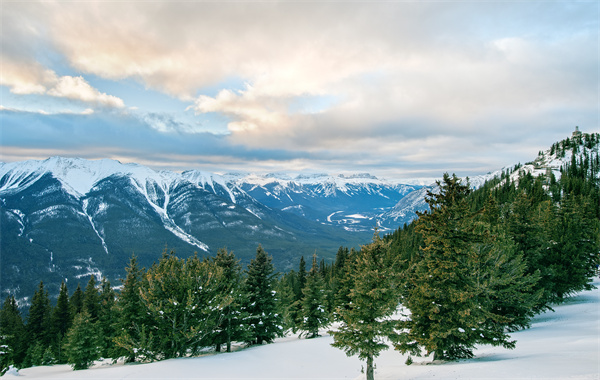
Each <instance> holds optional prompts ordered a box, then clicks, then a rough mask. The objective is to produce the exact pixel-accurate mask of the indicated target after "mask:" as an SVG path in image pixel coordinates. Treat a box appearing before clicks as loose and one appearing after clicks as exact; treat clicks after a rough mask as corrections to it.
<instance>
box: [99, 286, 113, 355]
mask: <svg viewBox="0 0 600 380" xmlns="http://www.w3.org/2000/svg"><path fill="white" fill-rule="evenodd" d="M100 289H101V291H100V316H99V318H98V323H99V328H100V335H101V336H102V356H104V357H110V356H112V354H113V351H114V349H113V340H114V338H115V336H116V330H115V325H116V323H117V321H116V313H115V300H116V295H115V292H114V290H113V289H112V288H111V286H110V281H108V279H106V277H103V278H102V282H101V283H100Z"/></svg>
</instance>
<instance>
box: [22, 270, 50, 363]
mask: <svg viewBox="0 0 600 380" xmlns="http://www.w3.org/2000/svg"><path fill="white" fill-rule="evenodd" d="M51 312H52V309H51V307H50V296H49V295H48V292H47V291H46V290H45V289H44V283H43V282H41V281H40V284H39V286H38V290H37V291H36V292H35V293H34V295H33V298H32V299H31V307H30V308H29V316H28V317H27V336H28V341H29V344H30V345H31V347H33V346H34V345H35V344H36V343H39V345H40V347H41V348H42V354H43V351H44V350H45V349H46V347H48V346H49V345H50V343H51V334H50V328H51ZM35 356H36V358H35V359H36V360H35V361H38V360H37V359H40V361H41V354H40V355H35ZM38 356H39V358H38Z"/></svg>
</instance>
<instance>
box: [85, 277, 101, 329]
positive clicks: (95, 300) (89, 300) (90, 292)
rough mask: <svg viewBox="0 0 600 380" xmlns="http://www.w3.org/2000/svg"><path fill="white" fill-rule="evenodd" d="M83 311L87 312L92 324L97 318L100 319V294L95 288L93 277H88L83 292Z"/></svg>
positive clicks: (94, 278)
mask: <svg viewBox="0 0 600 380" xmlns="http://www.w3.org/2000/svg"><path fill="white" fill-rule="evenodd" d="M83 309H84V310H87V312H88V313H89V315H90V318H91V320H92V322H96V321H98V317H100V293H99V292H98V289H97V288H96V277H95V276H94V275H91V276H90V280H89V281H88V283H87V285H86V287H85V291H84V292H83Z"/></svg>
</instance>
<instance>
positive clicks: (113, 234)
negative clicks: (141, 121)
mask: <svg viewBox="0 0 600 380" xmlns="http://www.w3.org/2000/svg"><path fill="white" fill-rule="evenodd" d="M417 188H418V187H417V186H408V185H401V184H398V183H392V182H388V181H385V180H380V179H377V178H375V177H372V176H369V175H356V176H327V175H314V176H306V175H304V176H286V175H277V176H276V175H266V176H258V175H251V174H247V175H240V174H237V175H233V174H228V175H218V174H214V173H207V172H202V171H186V172H183V173H176V172H171V171H154V170H152V169H150V168H148V167H145V166H142V165H137V164H122V163H120V162H118V161H114V160H107V159H104V160H98V161H89V160H84V159H78V158H63V157H53V158H49V159H47V160H44V161H24V162H14V163H0V232H1V235H0V236H1V241H0V249H1V251H2V268H1V269H0V270H1V275H2V277H1V279H2V283H1V284H0V285H2V291H3V292H11V293H17V294H21V295H30V294H32V293H33V290H34V287H35V286H36V282H37V280H35V279H42V280H44V282H45V283H47V284H48V285H49V286H51V287H53V286H54V287H58V286H59V285H60V282H61V281H62V280H65V279H67V280H68V281H70V282H78V281H82V282H83V281H87V278H88V277H89V275H90V274H95V275H97V276H100V275H106V276H107V277H108V278H109V279H110V280H111V281H112V282H116V283H118V282H117V281H116V280H117V279H118V278H119V277H122V276H123V270H124V268H125V266H126V265H127V262H128V260H129V258H130V257H131V255H132V254H134V253H135V254H136V255H137V256H138V260H139V261H140V262H141V263H142V265H145V266H149V265H151V264H152V262H153V261H154V260H155V259H156V258H157V257H159V255H160V253H161V251H162V250H163V249H164V248H165V246H167V247H169V249H175V250H176V251H177V253H178V254H179V255H181V256H184V257H185V256H188V255H190V254H192V253H193V252H194V251H197V252H198V253H199V254H201V255H211V254H214V253H216V251H217V250H218V249H220V248H223V247H227V248H228V249H229V250H233V251H234V252H235V254H236V256H238V257H239V258H240V259H242V261H243V262H244V263H246V262H248V261H249V260H250V258H252V257H253V256H254V254H255V252H256V247H257V246H258V244H262V245H263V247H264V248H265V250H267V252H269V253H270V254H271V255H272V256H273V258H274V263H275V264H276V266H277V267H278V268H279V269H282V270H284V269H288V268H290V267H291V266H292V265H297V260H298V257H299V256H300V255H305V256H309V255H311V254H313V253H314V252H315V251H317V253H318V254H319V255H320V256H322V257H333V256H334V255H335V252H336V251H337V248H339V246H340V245H345V246H357V245H358V244H362V243H364V242H365V241H368V239H369V238H370V237H371V234H372V229H373V227H374V226H375V225H376V224H377V223H378V220H379V219H381V218H380V216H381V214H383V212H384V211H385V210H386V209H388V208H390V207H392V206H393V205H394V204H396V203H397V202H398V201H399V200H400V199H401V198H402V197H404V196H405V195H406V194H409V193H410V192H412V191H414V190H416V189H417ZM393 228H395V227H393ZM32 279H34V280H32ZM53 293H55V294H57V292H53Z"/></svg>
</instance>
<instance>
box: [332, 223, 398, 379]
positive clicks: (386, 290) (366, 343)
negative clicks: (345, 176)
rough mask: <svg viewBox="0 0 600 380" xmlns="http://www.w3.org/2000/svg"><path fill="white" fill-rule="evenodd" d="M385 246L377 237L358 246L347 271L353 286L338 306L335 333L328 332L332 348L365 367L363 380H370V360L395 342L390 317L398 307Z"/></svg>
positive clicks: (372, 375) (394, 324) (396, 337)
mask: <svg viewBox="0 0 600 380" xmlns="http://www.w3.org/2000/svg"><path fill="white" fill-rule="evenodd" d="M394 269H395V263H394V262H393V259H392V258H391V256H390V255H389V254H388V246H387V244H386V243H384V241H383V240H382V239H381V238H380V237H379V236H378V235H377V232H375V236H374V238H373V242H372V243H371V244H368V245H365V246H363V247H361V250H360V251H359V252H357V253H356V255H355V257H354V258H353V260H352V263H351V265H350V267H349V268H348V276H350V277H351V278H352V283H353V287H352V289H351V290H350V292H349V295H348V297H349V302H348V304H347V305H345V307H338V310H337V314H338V318H339V320H340V321H341V324H340V327H339V330H337V331H330V333H331V334H332V335H333V341H334V342H333V344H332V346H334V347H337V348H340V349H342V350H344V351H345V352H346V355H348V356H352V355H358V357H359V359H361V360H365V361H366V364H367V370H366V375H367V380H373V378H374V359H375V358H376V357H377V356H379V354H380V353H381V351H384V350H386V349H388V348H389V346H388V344H387V343H385V339H389V340H390V342H396V341H397V340H398V331H397V330H396V324H397V322H396V321H394V320H393V319H392V318H391V316H392V314H393V313H394V312H395V311H396V309H397V307H398V301H399V294H398V285H399V282H398V277H397V275H396V274H395V270H394Z"/></svg>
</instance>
